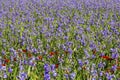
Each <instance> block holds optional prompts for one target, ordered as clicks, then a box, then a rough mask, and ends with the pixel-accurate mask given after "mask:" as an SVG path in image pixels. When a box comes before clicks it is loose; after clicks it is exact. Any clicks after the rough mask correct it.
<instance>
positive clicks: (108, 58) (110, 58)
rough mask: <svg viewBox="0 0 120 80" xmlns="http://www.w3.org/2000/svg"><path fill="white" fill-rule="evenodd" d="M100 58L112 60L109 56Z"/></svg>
mask: <svg viewBox="0 0 120 80" xmlns="http://www.w3.org/2000/svg"><path fill="white" fill-rule="evenodd" d="M101 58H103V59H106V60H113V59H112V58H110V57H109V56H102V57H101Z"/></svg>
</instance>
